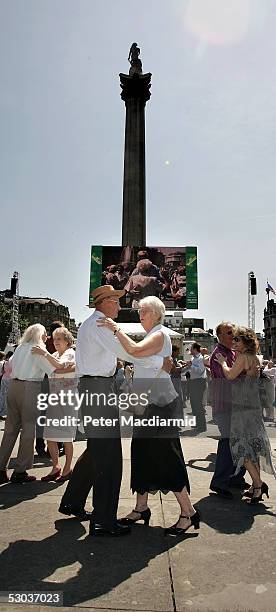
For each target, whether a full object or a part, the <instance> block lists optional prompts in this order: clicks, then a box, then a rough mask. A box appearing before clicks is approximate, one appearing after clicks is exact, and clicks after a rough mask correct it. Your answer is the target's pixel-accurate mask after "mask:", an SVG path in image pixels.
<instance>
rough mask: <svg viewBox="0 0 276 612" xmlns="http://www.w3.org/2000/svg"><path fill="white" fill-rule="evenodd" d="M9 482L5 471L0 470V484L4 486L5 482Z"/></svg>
mask: <svg viewBox="0 0 276 612" xmlns="http://www.w3.org/2000/svg"><path fill="white" fill-rule="evenodd" d="M9 480H10V479H9V477H8V474H7V470H0V484H5V483H6V482H9Z"/></svg>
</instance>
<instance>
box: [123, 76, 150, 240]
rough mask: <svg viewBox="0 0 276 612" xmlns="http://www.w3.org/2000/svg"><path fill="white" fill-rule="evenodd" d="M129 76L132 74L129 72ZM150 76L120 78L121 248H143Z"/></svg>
mask: <svg viewBox="0 0 276 612" xmlns="http://www.w3.org/2000/svg"><path fill="white" fill-rule="evenodd" d="M130 72H131V71H130ZM150 81H151V74H150V73H147V74H142V73H141V72H134V74H131V73H130V74H129V75H127V74H120V85H121V88H122V92H121V98H122V99H123V100H124V102H125V105H126V125H125V155H124V186H123V224H122V245H123V246H126V245H128V244H129V245H131V246H143V245H145V244H146V169H145V105H146V102H147V100H149V98H150V87H151V82H150Z"/></svg>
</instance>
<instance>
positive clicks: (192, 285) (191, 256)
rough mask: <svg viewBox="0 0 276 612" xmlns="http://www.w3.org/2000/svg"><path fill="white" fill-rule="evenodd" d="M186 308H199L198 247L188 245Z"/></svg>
mask: <svg viewBox="0 0 276 612" xmlns="http://www.w3.org/2000/svg"><path fill="white" fill-rule="evenodd" d="M186 282H187V293H186V308H187V310H188V309H189V308H193V309H197V308H198V279H197V247H186Z"/></svg>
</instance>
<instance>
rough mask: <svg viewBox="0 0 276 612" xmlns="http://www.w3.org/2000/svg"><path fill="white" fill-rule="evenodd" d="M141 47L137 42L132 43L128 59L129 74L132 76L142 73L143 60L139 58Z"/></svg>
mask: <svg viewBox="0 0 276 612" xmlns="http://www.w3.org/2000/svg"><path fill="white" fill-rule="evenodd" d="M139 55H140V49H139V47H138V45H137V43H135V42H134V43H132V45H131V47H130V50H129V54H128V61H129V63H130V69H129V74H130V75H131V76H132V75H133V74H142V62H141V60H140V59H139Z"/></svg>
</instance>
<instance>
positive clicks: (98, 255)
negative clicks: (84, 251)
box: [89, 246, 103, 306]
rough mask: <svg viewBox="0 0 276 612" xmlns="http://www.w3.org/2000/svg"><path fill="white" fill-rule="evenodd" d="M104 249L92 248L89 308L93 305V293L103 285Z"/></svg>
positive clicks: (99, 247) (100, 247)
mask: <svg viewBox="0 0 276 612" xmlns="http://www.w3.org/2000/svg"><path fill="white" fill-rule="evenodd" d="M102 264H103V247H102V246H92V247H91V264H90V287H89V306H92V305H93V299H92V291H93V290H94V289H95V288H96V287H100V285H101V284H102Z"/></svg>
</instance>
